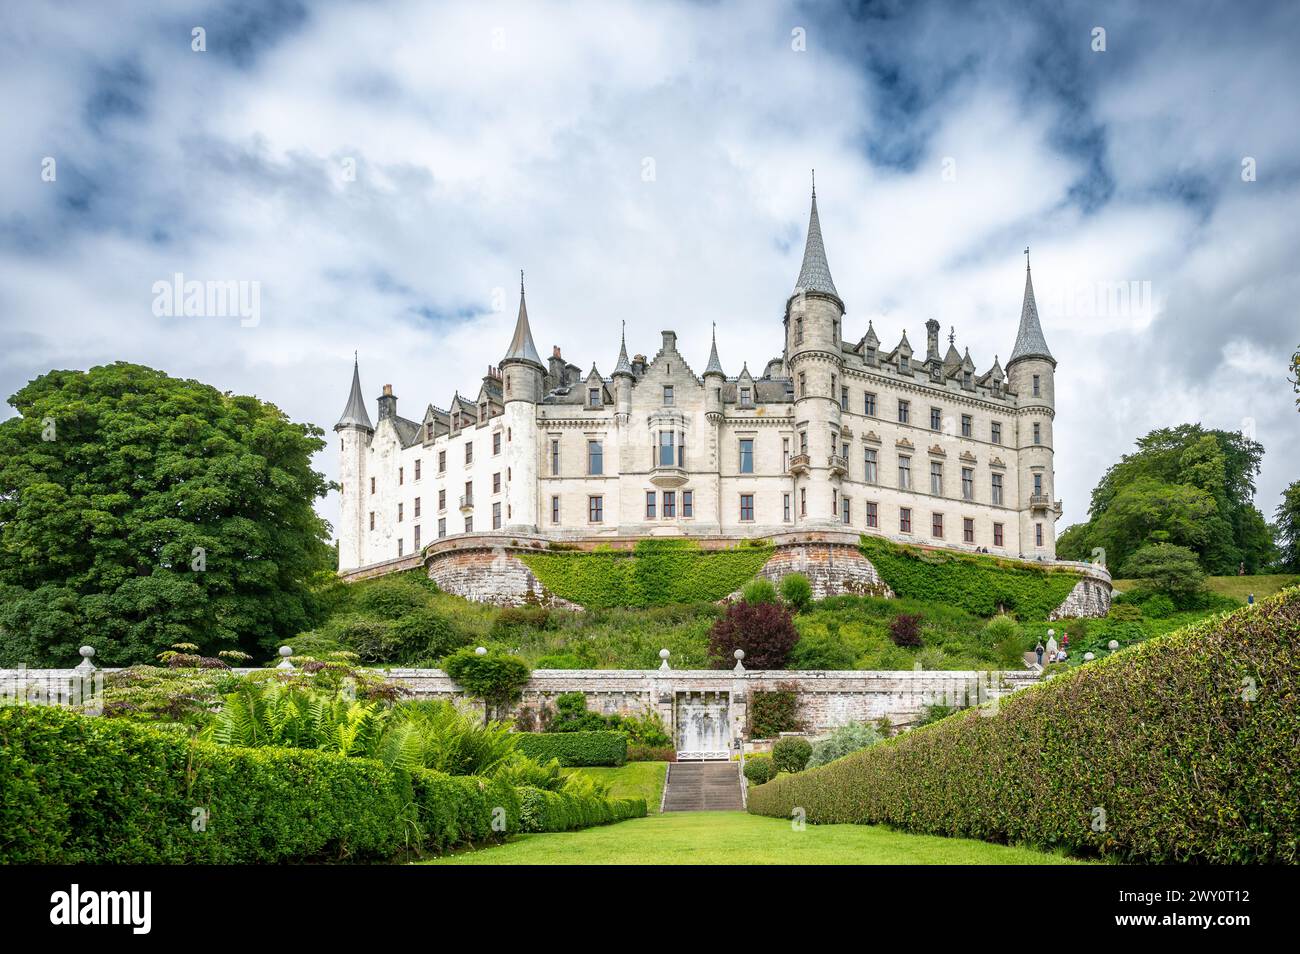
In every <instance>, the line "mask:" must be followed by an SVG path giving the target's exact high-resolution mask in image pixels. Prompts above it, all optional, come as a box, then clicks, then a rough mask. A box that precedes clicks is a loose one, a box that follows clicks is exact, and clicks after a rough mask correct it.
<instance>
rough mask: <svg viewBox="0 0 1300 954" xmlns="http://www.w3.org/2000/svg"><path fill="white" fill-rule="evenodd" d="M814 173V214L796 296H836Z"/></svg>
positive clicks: (811, 219)
mask: <svg viewBox="0 0 1300 954" xmlns="http://www.w3.org/2000/svg"><path fill="white" fill-rule="evenodd" d="M815 176H816V174H815V173H814V178H813V190H812V212H811V213H810V214H809V216H808V240H807V242H806V244H805V245H804V248H803V267H802V268H800V269H799V280H798V281H797V282H795V288H794V291H795V294H796V295H797V294H799V292H822V293H824V294H827V295H834V296H835V297H836V298H837V299H838V298H839V297H840V293H839V292H837V291H836V290H835V282H834V281H832V280H831V267H830V266H829V265H828V264H826V246H825V245H823V244H822V225H821V220H820V219H819V218H818V217H817V179H816V177H815Z"/></svg>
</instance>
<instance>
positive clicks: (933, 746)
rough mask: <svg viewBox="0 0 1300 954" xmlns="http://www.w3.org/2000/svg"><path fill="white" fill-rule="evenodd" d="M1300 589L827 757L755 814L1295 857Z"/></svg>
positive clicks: (1209, 854) (773, 790)
mask: <svg viewBox="0 0 1300 954" xmlns="http://www.w3.org/2000/svg"><path fill="white" fill-rule="evenodd" d="M1298 644H1300V588H1292V589H1289V590H1286V591H1284V592H1282V593H1281V594H1279V595H1278V596H1275V597H1273V598H1272V599H1270V600H1268V601H1267V602H1265V603H1262V604H1260V605H1258V606H1256V607H1254V608H1243V609H1241V610H1239V611H1237V612H1235V613H1232V614H1231V615H1228V616H1219V617H1211V618H1209V619H1206V620H1204V621H1201V622H1199V623H1196V624H1193V625H1192V626H1188V627H1186V628H1184V629H1182V630H1178V631H1176V632H1173V633H1169V634H1167V635H1165V636H1159V637H1156V638H1154V639H1151V640H1148V641H1147V642H1144V643H1141V644H1139V645H1137V646H1134V647H1132V648H1130V649H1126V650H1123V651H1120V652H1117V653H1116V654H1115V655H1113V656H1110V657H1108V658H1105V659H1102V660H1098V661H1097V662H1095V663H1091V664H1088V665H1085V666H1082V667H1079V668H1078V669H1075V670H1073V671H1071V672H1070V673H1068V674H1066V675H1061V676H1057V677H1055V678H1053V679H1050V680H1049V681H1047V682H1046V683H1043V684H1041V685H1036V686H1032V687H1030V688H1028V689H1024V690H1022V691H1020V692H1017V693H1015V694H1014V695H1012V696H1010V697H1008V698H1006V699H1004V700H1002V703H1001V706H1000V708H999V710H998V711H997V712H996V713H994V714H987V713H986V714H981V713H980V711H970V712H965V713H959V714H957V715H954V716H951V717H949V718H947V719H943V720H941V721H939V722H937V723H934V724H933V725H930V726H926V727H924V728H921V729H917V730H915V731H913V732H910V733H908V734H906V735H903V736H900V737H897V738H895V739H891V740H889V741H886V742H881V743H879V744H877V745H874V746H872V747H871V748H869V749H866V750H865V751H863V752H859V753H854V754H852V755H849V756H846V757H845V758H843V759H840V760H838V761H835V762H832V763H830V764H828V765H826V766H824V767H822V768H816V769H810V770H808V771H806V772H801V773H799V774H798V775H782V776H780V777H779V778H777V779H776V780H774V781H772V782H769V783H768V784H766V785H761V786H758V787H756V788H753V789H751V790H750V794H749V810H750V811H751V812H753V813H755V814H760V815H772V816H778V817H789V815H790V813H791V811H792V810H793V809H795V808H802V809H803V810H804V811H806V812H807V819H808V820H809V821H812V822H819V823H835V822H853V823H859V824H888V825H894V826H897V827H899V828H903V829H907V830H910V831H916V832H924V833H928V834H938V835H957V836H963V837H970V838H982V839H985V840H987V841H998V842H1009V843H1028V844H1034V845H1040V846H1044V847H1049V848H1062V849H1065V850H1067V851H1070V852H1073V853H1077V854H1091V855H1104V856H1110V857H1114V858H1117V859H1120V860H1124V861H1130V862H1155V863H1168V862H1192V861H1195V862H1210V863H1278V862H1283V863H1292V864H1294V863H1295V862H1296V861H1298V860H1300V854H1298V849H1297V845H1298V844H1300V784H1298V782H1297V779H1300V749H1298V748H1297V746H1296V739H1298V738H1300V652H1298V650H1300V645H1298Z"/></svg>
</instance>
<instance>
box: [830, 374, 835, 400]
mask: <svg viewBox="0 0 1300 954" xmlns="http://www.w3.org/2000/svg"><path fill="white" fill-rule="evenodd" d="M831 397H832V398H834V397H835V375H833V374H832V375H831Z"/></svg>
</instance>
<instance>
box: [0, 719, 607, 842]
mask: <svg viewBox="0 0 1300 954" xmlns="http://www.w3.org/2000/svg"><path fill="white" fill-rule="evenodd" d="M598 734H603V733H598ZM612 734H617V735H620V736H621V733H612ZM592 801H596V802H603V801H605V800H603V799H593V800H592ZM565 804H566V805H567V803H565ZM195 809H200V810H202V813H201V814H198V815H196V813H195ZM572 811H576V809H575V810H572ZM572 811H571V814H570V815H556V816H555V819H556V823H557V824H558V823H559V822H560V821H563V822H564V824H565V825H567V826H568V827H573V825H572V824H571V822H570V819H571V818H572V817H578V816H575V815H573V813H572ZM625 811H627V809H626V808H624V807H622V806H620V805H614V804H611V805H610V807H608V808H607V809H601V808H600V807H599V806H596V807H593V806H591V805H586V804H585V803H584V804H583V806H582V812H586V813H587V816H591V817H599V818H600V820H601V821H602V822H603V821H612V820H617V818H619V817H626V816H625V815H623V814H622V813H623V812H625ZM579 814H580V813H579ZM606 814H609V815H610V816H611V817H609V818H606V817H605V815H606ZM587 816H581V817H587ZM545 818H546V819H550V816H545ZM533 824H536V823H535V822H534V823H533ZM520 825H521V806H520V799H519V794H518V793H517V792H516V790H515V789H514V788H513V787H512V786H510V785H508V784H506V783H504V782H500V781H495V780H491V779H484V778H478V777H453V776H449V775H444V774H442V773H440V772H432V771H426V770H423V769H417V770H415V771H414V772H412V773H409V774H408V773H406V772H402V771H395V770H390V769H388V768H386V767H385V766H383V765H382V764H380V763H379V762H373V761H369V760H366V759H352V758H343V757H341V756H338V755H334V754H330V753H325V752H313V751H309V750H301V749H277V748H264V749H244V748H236V747H233V746H218V745H212V744H209V743H205V742H194V741H192V740H191V739H190V737H189V736H188V734H187V733H186V732H185V730H184V729H180V728H179V727H171V726H152V725H140V724H137V723H129V722H123V721H116V720H108V719H92V718H87V717H84V716H78V715H75V714H73V713H70V712H68V711H67V710H63V709H58V708H54V707H46V706H4V707H0V864H24V863H25V864H77V863H89V862H95V863H105V864H156V863H171V864H209V863H211V864H249V863H277V862H299V861H359V860H383V859H390V858H395V857H398V856H401V855H403V854H406V853H409V852H417V851H420V850H423V849H432V850H435V851H441V850H444V849H447V848H450V847H454V846H456V845H463V844H467V843H477V844H481V843H485V842H489V841H492V840H495V839H499V838H502V837H504V836H505V835H506V834H508V833H511V832H517V831H519V830H520ZM196 829H199V830H196ZM530 830H535V829H530Z"/></svg>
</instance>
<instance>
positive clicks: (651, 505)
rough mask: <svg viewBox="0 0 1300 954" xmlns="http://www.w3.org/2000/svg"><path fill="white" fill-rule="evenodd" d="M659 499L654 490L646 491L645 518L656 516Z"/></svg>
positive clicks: (651, 518) (650, 518) (649, 518)
mask: <svg viewBox="0 0 1300 954" xmlns="http://www.w3.org/2000/svg"><path fill="white" fill-rule="evenodd" d="M658 499H659V495H658V494H656V493H655V492H654V491H653V490H647V491H646V492H645V518H646V519H647V520H653V519H654V518H655V503H656V502H657V501H658Z"/></svg>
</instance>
